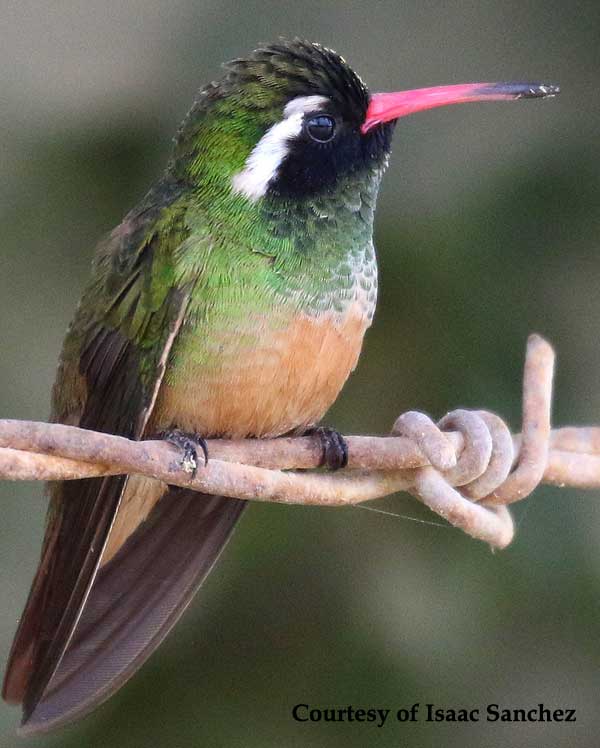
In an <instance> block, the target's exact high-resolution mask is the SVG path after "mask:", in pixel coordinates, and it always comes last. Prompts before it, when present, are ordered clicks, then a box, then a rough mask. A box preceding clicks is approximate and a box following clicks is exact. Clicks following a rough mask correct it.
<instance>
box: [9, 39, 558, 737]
mask: <svg viewBox="0 0 600 748" xmlns="http://www.w3.org/2000/svg"><path fill="white" fill-rule="evenodd" d="M557 92H558V88H557V87H556V86H551V85H544V84H539V83H469V84H461V85H449V86H439V87H434V88H422V89H417V90H411V91H401V92H396V93H370V92H369V90H368V89H367V87H366V85H365V84H364V83H363V81H362V80H361V79H360V78H359V77H358V75H357V74H356V73H355V72H354V71H353V70H352V69H351V68H350V66H349V65H348V64H347V63H346V61H345V60H344V59H343V58H342V57H340V56H339V55H338V54H336V53H335V52H333V51H332V50H330V49H328V48H326V47H323V46H321V45H319V44H314V43H310V42H307V41H303V40H299V39H295V40H291V41H288V40H281V41H279V42H277V43H274V44H271V45H267V46H263V47H260V48H259V49H257V50H255V51H254V52H252V53H251V54H250V55H248V56H247V57H246V58H244V59H236V60H233V61H232V62H230V63H228V64H227V65H226V66H225V72H224V74H223V77H222V78H221V79H220V80H218V81H216V82H212V83H210V84H209V85H208V86H206V87H205V88H203V89H202V90H201V91H200V92H199V94H198V96H197V98H196V100H195V102H194V103H193V105H192V108H191V110H190V111H189V113H188V114H187V116H186V117H185V119H184V121H183V123H182V125H181V127H180V129H179V131H178V133H177V135H176V137H175V140H174V146H173V152H172V156H171V158H170V161H169V163H168V165H167V167H166V170H165V172H164V174H163V175H162V177H160V179H158V181H157V182H156V183H155V184H154V185H153V186H152V187H151V188H150V190H149V192H148V193H147V194H146V196H145V197H144V198H143V199H142V200H141V202H140V203H139V204H138V205H137V206H136V207H135V208H134V209H133V210H131V211H130V212H129V213H128V214H127V215H126V216H125V218H124V220H123V221H122V223H121V224H119V225H118V226H117V227H116V228H115V229H114V230H113V231H112V233H110V235H109V236H108V237H107V238H106V239H104V240H103V241H102V242H101V243H100V244H99V246H98V248H97V250H96V253H95V256H94V260H93V265H92V274H91V280H90V282H89V284H88V286H87V288H86V290H85V291H84V293H83V296H82V299H81V301H80V303H79V306H78V308H77V310H76V313H75V317H74V319H73V322H72V323H71V325H70V327H69V329H68V331H67V334H66V338H65V341H64V345H63V349H62V354H61V357H60V362H59V367H58V372H57V377H56V382H55V385H54V388H53V393H52V421H53V422H58V423H63V424H70V425H76V426H80V427H83V428H87V429H94V430H97V431H102V432H107V433H112V434H119V435H122V436H125V437H129V438H131V439H144V438H150V437H152V436H153V435H156V434H165V435H167V437H168V438H171V439H175V440H176V441H177V440H179V443H180V444H181V445H182V447H183V452H184V453H186V452H189V450H190V449H191V450H192V453H193V454H192V456H193V457H194V458H195V457H197V453H196V452H195V447H196V446H200V447H202V448H203V449H204V448H205V446H206V445H205V444H204V441H203V440H204V439H206V438H208V437H211V438H218V437H224V438H245V437H258V438H266V437H276V436H280V435H283V434H302V433H306V432H307V431H309V430H311V429H315V428H317V429H318V428H319V426H318V424H319V423H320V421H321V418H322V417H323V415H324V414H325V413H326V411H327V409H328V408H329V406H330V405H331V404H332V403H333V401H334V400H335V399H336V397H337V395H338V393H339V392H340V390H341V388H342V386H343V384H344V382H345V381H346V379H347V377H348V376H349V374H350V373H351V372H352V370H353V369H354V368H355V366H356V363H357V360H358V357H359V353H360V350H361V346H362V342H363V337H364V335H365V332H366V330H367V328H368V327H369V326H370V324H371V321H372V319H373V314H374V311H375V304H376V298H377V263H376V257H375V250H374V246H373V219H374V211H375V205H376V200H377V193H378V190H379V185H380V181H381V178H382V175H383V173H384V171H385V169H386V166H387V163H388V157H389V154H390V146H391V140H392V133H393V131H394V128H395V125H396V122H397V120H398V119H399V118H401V117H403V116H405V115H408V114H411V113H414V112H418V111H421V110H425V109H430V108H433V107H439V106H443V105H448V104H456V103H461V102H471V101H495V100H511V99H520V98H543V97H546V96H552V95H554V94H556V93H557ZM316 437H317V438H319V439H320V440H321V442H322V446H323V453H324V461H325V463H326V464H327V466H329V467H340V466H343V465H344V463H345V456H346V452H345V443H344V440H343V437H341V436H340V435H339V434H337V432H333V431H331V430H327V429H321V430H320V431H318V432H317V434H316ZM190 445H191V446H190ZM332 445H333V446H332ZM48 494H49V501H50V503H49V509H48V516H47V524H46V532H45V537H44V541H43V547H42V552H41V558H40V563H39V568H38V571H37V574H36V576H35V578H34V581H33V584H32V587H31V591H30V593H29V598H28V600H27V603H26V606H25V610H24V612H23V615H22V617H21V619H20V623H19V627H18V630H17V633H16V636H15V639H14V643H13V646H12V650H11V654H10V659H9V662H8V666H7V670H6V675H5V679H4V687H3V696H4V698H5V699H6V700H7V701H8V702H11V703H20V704H22V708H23V721H22V727H21V732H22V733H26V734H29V733H38V732H45V731H48V730H51V729H54V728H57V727H59V726H61V725H63V724H65V723H68V722H70V721H72V720H74V719H76V718H78V717H81V716H83V715H84V714H86V713H88V712H89V711H91V710H92V709H93V708H94V707H96V706H97V705H98V704H100V703H101V702H103V701H104V700H105V699H107V698H108V697H109V696H110V695H111V694H113V693H114V692H115V691H116V690H117V689H119V688H120V687H121V686H122V685H123V684H124V683H125V681H127V680H128V678H130V677H131V676H132V675H133V674H134V673H135V672H136V671H137V670H138V668H139V667H140V666H141V665H142V664H143V663H144V662H145V661H146V659H147V658H148V657H149V656H150V654H151V653H152V652H153V651H154V650H155V649H156V647H157V646H158V645H159V644H160V642H161V641H162V640H163V639H164V637H165V636H166V635H167V633H168V632H169V630H170V629H171V628H172V626H173V625H174V624H175V623H176V621H177V620H178V619H179V617H180V616H181V614H182V613H183V611H184V609H185V608H186V607H187V605H188V604H189V603H190V601H191V599H192V597H193V596H194V594H195V593H196V591H197V590H198V588H199V587H200V586H201V584H202V582H203V581H204V579H205V577H206V575H207V574H208V573H209V571H210V570H211V568H212V566H213V565H214V563H215V562H216V560H217V558H218V556H219V554H220V553H221V551H222V549H223V547H224V546H225V544H226V543H227V541H228V539H229V537H230V535H231V533H232V530H233V528H234V527H235V525H236V523H237V521H238V520H239V518H240V516H241V515H242V513H243V511H244V508H245V502H244V501H241V500H238V499H231V498H224V497H219V496H203V495H199V494H198V493H195V492H193V491H190V490H186V489H182V488H177V487H172V486H168V485H166V484H164V483H162V482H159V481H156V480H152V479H149V478H145V477H140V476H135V475H132V476H115V477H107V478H92V479H83V480H77V481H63V482H55V483H52V484H50V485H49V486H48Z"/></svg>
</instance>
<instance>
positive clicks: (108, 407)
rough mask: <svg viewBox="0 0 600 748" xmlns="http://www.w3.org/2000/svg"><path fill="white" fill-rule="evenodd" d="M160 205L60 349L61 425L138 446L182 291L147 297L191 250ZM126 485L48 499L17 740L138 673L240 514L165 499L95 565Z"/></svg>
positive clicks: (21, 652)
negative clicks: (173, 254) (177, 254)
mask: <svg viewBox="0 0 600 748" xmlns="http://www.w3.org/2000/svg"><path fill="white" fill-rule="evenodd" d="M151 197H152V196H151ZM160 197H161V200H162V201H163V202H162V204H161V207H160V208H158V207H154V205H153V201H152V199H150V200H149V202H148V203H147V204H146V205H145V206H144V205H143V206H142V208H141V209H140V210H139V211H138V212H137V213H136V214H134V215H132V216H129V217H128V218H127V219H126V220H125V222H124V223H123V224H122V226H121V227H119V228H118V229H117V230H116V231H115V232H113V235H112V237H111V239H110V240H109V242H108V243H107V244H106V245H104V246H103V247H101V248H100V250H99V253H98V256H97V259H96V270H95V274H94V278H93V281H92V284H91V286H90V288H89V289H88V292H87V293H86V295H85V296H84V299H83V302H82V304H81V305H80V308H79V310H78V313H77V316H76V320H75V324H74V325H72V327H71V328H70V330H69V333H68V334H67V338H66V341H65V346H64V349H63V357H62V360H61V366H60V368H59V374H58V377H57V383H56V385H55V390H54V420H56V421H59V422H64V423H72V424H78V425H80V426H83V427H86V428H92V429H96V430H100V431H106V432H110V433H117V434H122V435H124V436H130V437H140V436H141V435H142V434H143V429H144V427H145V425H146V423H147V420H148V417H149V415H150V412H151V409H152V406H153V403H154V399H155V396H156V392H157V390H158V387H159V386H160V382H161V379H162V376H163V373H164V366H165V360H166V354H167V353H168V349H169V347H170V346H171V344H172V342H173V340H174V338H175V336H176V334H177V330H178V329H179V326H180V324H181V322H182V319H183V314H184V311H185V305H186V301H187V295H186V291H185V289H175V288H174V287H172V286H171V287H169V285H168V284H167V286H166V288H165V289H164V293H163V291H162V288H158V289H157V288H155V287H153V286H152V282H153V278H154V277H156V275H158V276H159V277H160V278H161V280H162V282H163V283H164V279H165V277H168V271H169V262H170V260H171V258H170V256H169V251H170V250H172V249H173V248H175V247H176V246H178V245H179V244H180V242H181V241H182V240H183V239H184V238H185V231H184V230H183V228H182V224H181V221H179V220H178V218H177V216H178V215H180V214H183V211H180V213H178V212H177V209H176V206H177V199H178V195H177V190H173V192H172V194H171V195H167V196H166V198H165V195H164V194H162V195H161V196H160ZM166 207H167V208H168V209H169V210H170V214H169V215H172V216H174V217H173V218H171V219H170V220H168V221H165V219H164V212H165V208H166ZM156 264H159V268H158V271H159V272H157V268H156ZM98 309H101V310H103V312H104V313H103V314H102V315H101V316H98ZM126 485H127V478H126V477H125V476H120V477H110V478H104V479H101V478H98V479H88V480H82V481H65V482H62V483H56V484H52V485H51V486H50V494H51V504H50V509H49V514H48V520H47V529H46V535H45V538H44V546H43V549H42V557H41V561H40V566H39V568H38V572H37V574H36V577H35V579H34V582H33V585H32V589H31V591H30V594H29V598H28V601H27V605H26V608H25V611H24V613H23V616H22V618H21V622H20V625H19V629H18V631H17V634H16V636H15V641H14V643H13V648H12V651H11V656H10V660H9V664H8V667H7V672H6V676H5V681H4V689H3V695H4V698H5V699H7V700H8V701H13V702H21V701H22V702H23V707H24V716H23V728H22V729H23V732H42V731H44V730H47V729H51V728H53V727H56V726H58V725H60V724H63V723H65V722H68V721H71V720H72V719H74V718H75V717H76V716H78V715H80V714H82V713H84V712H87V711H89V710H90V709H91V708H93V707H94V706H95V705H96V704H98V703H100V702H101V701H102V700H104V699H105V698H107V696H109V695H110V694H111V693H112V692H114V691H115V690H116V689H117V688H118V687H119V686H120V685H121V684H122V683H123V682H124V681H125V680H126V679H127V678H128V677H129V676H130V675H132V674H133V672H135V670H136V669H137V668H138V667H139V666H140V665H141V664H142V663H143V661H144V660H145V659H146V658H147V657H148V655H149V654H150V653H151V652H152V651H153V649H154V648H155V647H156V646H157V645H158V643H159V642H160V641H161V640H162V638H163V637H164V636H165V635H166V633H167V632H168V630H169V629H170V627H171V626H172V625H173V623H174V622H175V620H177V618H178V617H179V615H180V614H181V613H182V612H183V609H184V608H185V607H186V605H187V604H188V602H189V600H190V599H191V596H192V595H193V592H194V591H195V590H196V589H197V587H198V586H199V585H200V583H201V582H202V580H203V578H204V577H205V575H206V574H207V573H208V571H209V570H210V567H211V566H212V564H213V563H214V561H215V560H216V558H217V556H218V554H219V552H220V550H221V548H222V547H223V545H224V543H225V542H226V540H227V538H228V536H229V534H230V532H231V530H232V528H233V526H234V524H235V522H236V520H237V518H238V516H239V514H240V512H241V509H242V507H243V505H244V503H243V502H238V501H236V500H229V499H223V498H210V499H208V500H207V499H205V498H203V497H200V496H198V495H197V494H193V493H191V492H176V493H175V492H173V491H168V492H167V493H166V494H165V495H164V496H163V497H162V498H161V499H160V500H159V501H158V503H157V504H156V505H155V507H154V508H153V510H152V511H151V513H150V515H149V516H148V517H147V519H146V521H145V522H143V523H142V524H141V525H139V527H138V529H137V530H136V531H135V532H134V533H133V535H131V537H130V538H129V539H128V540H127V542H126V543H125V545H123V546H122V547H121V548H120V550H119V551H118V552H117V553H116V555H115V556H114V557H113V558H112V559H111V560H110V561H109V562H107V563H104V564H103V565H102V566H100V563H101V558H102V550H103V548H104V547H105V544H106V542H107V540H108V538H109V535H110V529H111V527H112V526H113V524H114V522H115V518H116V516H117V513H118V510H119V503H120V501H121V497H122V495H123V491H124V489H125V486H126Z"/></svg>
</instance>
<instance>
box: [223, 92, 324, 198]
mask: <svg viewBox="0 0 600 748" xmlns="http://www.w3.org/2000/svg"><path fill="white" fill-rule="evenodd" d="M327 102H328V99H327V98H326V97H325V96H298V97H297V98H295V99H292V100H291V101H290V102H288V103H287V104H286V106H285V109H284V110H283V114H284V119H282V120H281V122H278V123H277V124H275V125H273V126H272V127H270V128H269V129H268V130H267V132H266V133H265V134H264V135H263V136H262V138H261V139H260V140H259V141H258V143H257V144H256V145H255V146H254V148H253V149H252V152H251V153H250V155H249V156H248V158H247V159H246V163H245V164H244V168H243V169H242V171H240V172H238V173H237V174H235V175H234V176H233V178H232V180H231V183H232V186H233V191H234V192H239V193H241V194H243V195H245V196H246V197H247V198H249V199H250V200H252V201H255V200H258V199H259V198H260V197H263V195H264V194H265V193H266V191H267V189H268V187H269V184H270V183H271V181H272V180H273V179H274V178H275V177H276V176H277V172H278V170H279V167H280V165H281V163H282V161H283V159H284V158H285V157H286V155H287V153H288V151H289V145H290V141H291V140H293V139H294V138H295V137H297V136H298V135H299V134H300V133H301V132H302V122H303V120H304V115H305V114H306V113H307V112H313V111H318V110H319V109H320V108H321V107H323V105H324V104H326V103H327Z"/></svg>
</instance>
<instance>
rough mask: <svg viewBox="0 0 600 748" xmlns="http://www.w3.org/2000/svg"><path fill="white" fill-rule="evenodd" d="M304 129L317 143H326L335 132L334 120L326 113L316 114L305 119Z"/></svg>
mask: <svg viewBox="0 0 600 748" xmlns="http://www.w3.org/2000/svg"><path fill="white" fill-rule="evenodd" d="M306 131H307V132H308V134H309V135H310V137H311V138H312V139H313V140H316V141H317V143H327V142H328V141H329V140H331V139H332V138H333V136H334V134H335V120H334V119H333V117H330V116H329V115H328V114H317V115H315V116H314V117H311V118H310V119H308V120H307V121H306Z"/></svg>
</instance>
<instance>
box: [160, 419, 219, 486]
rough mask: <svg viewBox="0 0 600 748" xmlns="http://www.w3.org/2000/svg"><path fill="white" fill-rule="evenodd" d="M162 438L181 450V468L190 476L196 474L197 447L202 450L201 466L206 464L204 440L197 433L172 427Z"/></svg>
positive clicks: (206, 452) (206, 449) (206, 453)
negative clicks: (202, 462) (202, 463)
mask: <svg viewBox="0 0 600 748" xmlns="http://www.w3.org/2000/svg"><path fill="white" fill-rule="evenodd" d="M162 438H163V439H165V440H166V441H168V442H169V443H170V444H173V445H175V446H176V447H179V448H180V449H181V450H182V452H183V455H182V457H181V463H180V464H181V468H182V470H184V471H185V472H186V473H189V474H190V475H191V477H192V478H194V477H195V476H196V472H197V471H198V447H200V449H201V450H202V456H203V458H204V465H203V467H206V465H207V464H208V448H207V446H206V441H205V439H203V438H202V437H201V436H199V435H198V434H186V433H185V432H184V431H180V430H179V429H173V430H171V431H167V432H165V433H164V434H163V435H162Z"/></svg>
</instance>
